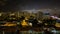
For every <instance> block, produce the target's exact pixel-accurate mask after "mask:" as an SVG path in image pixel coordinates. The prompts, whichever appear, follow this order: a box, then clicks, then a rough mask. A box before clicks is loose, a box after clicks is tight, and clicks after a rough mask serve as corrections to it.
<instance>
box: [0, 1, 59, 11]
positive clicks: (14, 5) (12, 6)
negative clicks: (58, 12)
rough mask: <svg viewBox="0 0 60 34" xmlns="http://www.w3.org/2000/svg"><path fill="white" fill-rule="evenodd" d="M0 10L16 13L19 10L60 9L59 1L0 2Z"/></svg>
mask: <svg viewBox="0 0 60 34" xmlns="http://www.w3.org/2000/svg"><path fill="white" fill-rule="evenodd" d="M0 4H1V5H0V10H2V11H17V10H21V9H33V8H35V9H41V8H60V2H59V0H0Z"/></svg>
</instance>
